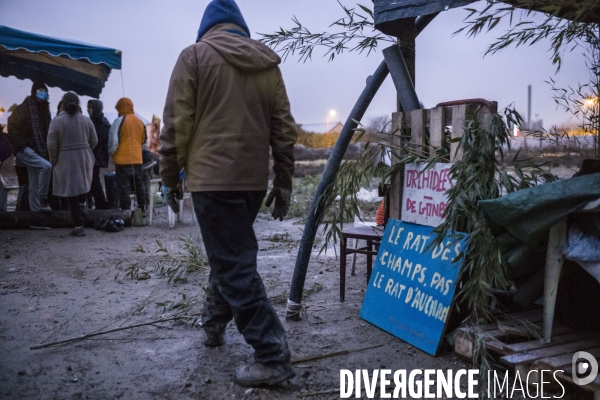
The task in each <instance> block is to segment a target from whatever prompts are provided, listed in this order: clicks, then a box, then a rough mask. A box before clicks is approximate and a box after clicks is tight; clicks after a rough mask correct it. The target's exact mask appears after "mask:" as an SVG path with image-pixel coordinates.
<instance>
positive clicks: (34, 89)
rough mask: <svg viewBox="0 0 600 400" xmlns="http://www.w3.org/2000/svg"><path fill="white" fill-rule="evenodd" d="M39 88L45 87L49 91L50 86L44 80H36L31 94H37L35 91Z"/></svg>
mask: <svg viewBox="0 0 600 400" xmlns="http://www.w3.org/2000/svg"><path fill="white" fill-rule="evenodd" d="M38 89H44V90H45V91H46V92H47V91H48V86H46V84H45V83H44V81H39V80H38V81H34V82H33V85H32V86H31V95H32V96H35V93H36V92H37V91H38Z"/></svg>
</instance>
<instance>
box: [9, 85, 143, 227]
mask: <svg viewBox="0 0 600 400" xmlns="http://www.w3.org/2000/svg"><path fill="white" fill-rule="evenodd" d="M116 109H117V111H118V113H119V117H118V118H117V119H116V120H115V121H114V122H113V124H110V123H109V122H108V120H107V119H106V117H105V116H104V112H103V104H102V102H101V101H100V100H90V101H88V104H87V112H88V115H89V118H88V117H86V116H85V115H83V113H82V109H81V106H80V100H79V96H77V95H76V94H75V93H72V92H68V93H65V95H64V96H63V98H62V100H61V101H60V103H59V105H58V110H57V115H56V117H55V118H54V119H52V118H51V116H50V108H49V94H48V87H47V86H46V85H45V84H44V83H43V82H41V81H36V82H34V83H33V86H32V88H31V95H30V96H28V97H27V98H26V99H25V101H23V103H21V104H20V105H18V106H17V107H16V108H15V110H14V111H13V112H12V114H11V116H10V117H9V118H8V138H9V140H10V144H11V146H12V151H13V154H14V156H15V168H16V169H17V174H18V175H19V173H20V176H19V178H20V180H26V182H27V184H26V186H25V187H26V188H27V190H28V192H29V195H28V199H23V193H22V190H21V189H20V193H19V198H20V200H21V201H20V202H21V203H22V202H23V201H26V200H28V201H27V206H28V208H29V210H30V211H42V212H50V211H52V209H53V208H54V209H60V208H61V205H60V204H61V201H60V200H59V199H64V202H65V203H66V204H67V205H68V208H69V210H70V211H71V217H72V219H73V224H74V226H75V227H74V228H73V230H72V231H71V234H72V235H74V236H83V235H85V232H84V229H83V223H84V218H85V213H84V210H83V209H82V207H81V205H80V204H81V203H82V201H83V202H84V203H85V202H86V200H87V197H88V196H89V197H90V198H93V201H94V203H95V206H96V209H110V208H113V207H115V206H116V205H118V207H119V208H121V209H129V208H130V207H131V199H130V197H129V193H130V187H131V185H132V184H133V185H134V187H135V189H136V190H135V192H136V193H137V194H138V196H137V199H138V203H139V206H140V207H141V208H142V210H143V209H144V206H145V204H146V203H145V185H144V181H143V179H142V147H143V144H144V143H145V142H146V127H145V125H144V123H143V122H142V121H141V120H140V119H139V118H138V117H137V116H135V114H134V111H133V103H132V101H131V100H130V99H128V98H125V97H124V98H122V99H120V100H119V101H118V103H117V106H116ZM109 154H111V155H112V157H113V161H114V163H115V173H116V192H117V198H118V202H117V203H116V204H111V202H109V201H108V200H107V198H106V195H105V193H104V189H103V187H102V183H101V182H100V169H101V168H107V167H108V164H109ZM23 170H26V174H23ZM21 188H23V186H21ZM53 200H54V201H53ZM18 202H19V201H18ZM19 208H21V209H22V208H25V207H23V206H22V205H21V206H20V207H19V205H18V207H17V210H19Z"/></svg>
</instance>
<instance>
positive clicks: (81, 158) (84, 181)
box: [48, 92, 98, 236]
mask: <svg viewBox="0 0 600 400" xmlns="http://www.w3.org/2000/svg"><path fill="white" fill-rule="evenodd" d="M62 102H63V110H62V111H61V112H60V113H59V114H58V116H57V117H56V118H54V119H53V120H52V122H51V123H50V128H49V130H48V153H49V155H50V162H51V163H52V165H53V166H54V169H53V172H52V174H53V175H52V192H53V194H54V195H55V196H59V197H66V198H67V202H68V204H69V209H70V211H71V217H72V218H73V225H74V226H75V228H73V230H72V231H71V235H73V236H85V232H84V230H83V221H84V218H85V214H84V212H83V211H82V210H81V207H80V206H79V201H80V197H81V195H85V194H87V193H88V192H89V191H90V187H91V186H92V172H93V168H94V153H92V149H93V148H94V147H96V144H97V143H98V137H97V136H96V130H95V129H94V124H93V122H92V120H91V119H89V118H88V117H86V116H84V115H83V114H82V113H81V108H80V107H79V97H78V96H77V95H76V94H75V93H71V92H68V93H65V95H64V96H63V98H62Z"/></svg>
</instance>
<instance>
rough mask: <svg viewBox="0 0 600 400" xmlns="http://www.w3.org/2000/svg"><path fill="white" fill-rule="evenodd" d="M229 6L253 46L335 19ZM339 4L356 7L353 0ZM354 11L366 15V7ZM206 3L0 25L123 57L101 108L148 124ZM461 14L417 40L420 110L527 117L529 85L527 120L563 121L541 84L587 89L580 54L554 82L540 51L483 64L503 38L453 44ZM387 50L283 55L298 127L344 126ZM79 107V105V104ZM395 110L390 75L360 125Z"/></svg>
mask: <svg viewBox="0 0 600 400" xmlns="http://www.w3.org/2000/svg"><path fill="white" fill-rule="evenodd" d="M237 3H238V5H239V7H240V9H241V11H242V13H243V14H244V16H245V19H246V22H247V24H248V27H249V28H250V31H251V33H252V37H253V38H255V39H259V38H260V37H261V36H260V35H259V34H258V33H272V32H274V31H275V30H278V29H279V27H280V26H281V27H284V28H291V27H292V26H293V23H292V21H291V18H292V17H293V16H296V17H297V18H298V19H299V20H300V22H302V23H303V24H304V25H305V26H307V27H308V28H309V29H310V30H311V31H321V30H326V29H327V27H328V25H329V24H330V23H332V22H333V21H335V20H337V19H338V18H340V17H342V16H343V11H342V9H341V7H340V6H339V4H338V3H337V1H336V0H304V1H295V0H294V1H293V0H237ZM341 3H342V4H344V5H345V6H347V7H357V6H356V4H357V2H356V1H355V0H354V1H348V0H341ZM362 3H364V5H367V6H369V7H371V8H372V3H371V2H370V1H363V2H362ZM480 3H481V2H480ZM206 4H208V0H196V1H191V0H173V1H164V0H160V1H159V0H144V1H136V2H134V1H123V0H104V1H102V2H100V1H89V0H85V1H81V0H79V1H75V0H1V1H0V25H6V26H9V27H11V28H16V29H21V30H25V31H30V32H34V33H39V34H43V35H48V36H55V37H60V38H65V39H74V40H79V41H83V42H87V43H91V44H96V45H101V46H106V47H113V48H116V49H119V50H121V51H122V52H123V56H122V57H123V59H122V60H123V69H122V70H113V72H112V73H111V75H110V77H109V79H108V81H107V83H106V86H105V88H104V90H103V92H102V94H101V96H100V100H102V101H103V102H104V107H105V110H107V111H113V110H114V105H115V104H116V102H117V100H118V99H119V98H120V97H122V96H126V97H129V98H131V99H132V100H133V102H134V105H135V110H136V112H137V113H139V114H141V115H142V116H144V117H145V118H146V119H150V118H151V117H152V114H157V115H158V116H160V117H161V118H162V111H163V106H164V100H165V96H166V92H167V87H168V82H169V77H170V75H171V70H172V68H173V65H174V63H175V61H176V59H177V56H178V55H179V53H180V52H181V50H182V49H183V48H185V47H186V46H188V45H190V44H192V43H193V42H194V41H195V38H196V32H197V30H198V26H199V24H200V20H201V18H202V14H203V12H204V8H205V6H206ZM477 4H478V3H475V4H474V5H477ZM357 9H358V7H357ZM466 16H467V11H465V10H464V9H454V10H450V11H447V12H444V13H442V14H441V15H440V16H438V17H437V18H436V19H435V20H434V21H433V22H432V23H431V24H430V25H429V26H428V27H427V28H426V29H425V30H424V31H423V32H422V33H421V35H420V36H419V37H418V39H417V50H416V52H417V67H416V90H417V95H418V96H419V100H420V101H421V102H422V103H423V104H424V106H425V107H426V108H432V107H434V106H435V105H436V104H437V103H440V102H444V101H450V100H459V99H467V98H473V97H482V98H485V99H488V100H496V101H498V103H499V106H500V108H503V107H506V106H508V105H510V104H512V103H514V105H515V106H516V108H517V110H518V111H520V112H521V113H522V114H523V116H524V117H526V111H527V85H532V88H533V106H532V118H534V119H539V118H541V119H543V121H544V126H545V127H546V128H549V127H550V125H551V124H562V123H564V122H567V121H568V120H569V118H570V115H569V114H565V112H564V111H563V110H560V109H557V108H556V105H555V102H554V100H553V99H552V97H551V96H552V93H551V90H550V86H549V85H548V84H547V83H545V81H548V80H549V78H550V77H552V78H553V79H554V80H555V81H556V82H557V83H558V85H559V86H561V87H565V88H566V87H569V86H571V87H576V86H577V85H578V84H579V83H584V82H586V81H587V79H588V72H587V69H586V67H585V63H584V58H583V57H582V56H581V52H582V50H581V49H576V50H575V51H573V52H571V53H568V54H567V55H566V57H565V62H564V65H563V68H562V69H561V71H560V73H559V74H558V75H556V76H555V75H554V73H555V67H554V66H552V64H551V62H550V53H549V52H548V45H547V43H541V44H538V45H535V46H533V47H524V48H519V49H516V50H515V49H512V48H511V49H508V50H505V51H503V52H502V53H500V54H496V55H488V56H486V57H485V58H484V52H485V49H486V46H487V45H488V44H489V43H490V42H491V41H492V40H493V39H494V37H495V36H494V35H496V36H497V35H498V34H499V33H500V32H501V31H500V30H497V31H496V32H492V34H486V35H480V36H479V37H477V38H475V39H472V38H471V39H468V38H466V36H465V35H464V34H460V35H458V36H454V37H453V36H452V33H453V32H454V31H456V30H457V29H458V28H460V27H461V26H463V24H464V22H463V19H464V18H465V17H466ZM387 46H388V44H387V43H381V45H380V48H379V49H378V50H377V51H376V52H375V53H371V54H370V55H369V56H367V55H366V54H362V55H360V54H354V53H347V54H344V55H341V56H339V57H336V59H335V60H334V61H333V62H328V60H327V58H324V57H321V56H322V54H323V53H324V52H323V51H317V52H316V53H315V54H314V55H313V59H312V61H308V62H306V63H302V62H300V63H299V62H298V57H297V56H290V57H288V58H287V60H285V61H284V62H283V63H282V64H281V70H282V73H283V77H284V80H285V82H286V86H287V91H288V96H289V98H290V102H291V107H292V113H293V115H294V117H295V119H296V122H298V123H301V124H305V125H306V128H307V129H309V130H310V129H311V126H312V125H310V124H315V123H322V124H324V123H325V121H326V118H327V114H328V112H329V111H330V110H335V111H336V112H337V115H336V117H333V118H331V120H332V122H333V120H335V121H338V120H339V121H342V122H344V121H345V119H346V118H347V117H348V114H349V113H350V111H351V109H352V107H353V105H354V103H355V102H356V100H357V98H358V96H359V95H360V93H361V91H362V89H363V87H364V84H365V79H366V78H367V76H369V75H370V74H372V73H373V72H374V71H375V69H376V67H377V65H379V63H380V62H381V60H382V59H383V56H382V54H381V50H382V49H383V48H385V47H387ZM30 88H31V81H20V80H17V79H15V78H3V77H0V107H4V108H8V107H9V106H10V105H11V104H13V103H20V102H22V101H23V99H24V98H25V97H26V96H27V95H28V94H29V92H30ZM62 95H63V92H62V91H61V90H60V89H57V88H51V90H50V102H51V109H52V110H55V109H56V104H57V103H58V101H59V100H60V98H61V97H62ZM87 99H88V98H85V97H84V98H82V102H86V101H87ZM393 111H395V89H394V86H393V83H392V80H391V78H389V77H388V78H387V80H386V81H385V82H384V84H383V86H382V88H381V89H380V90H379V93H378V94H377V96H376V98H375V99H374V101H373V102H372V103H371V106H370V107H369V109H368V110H367V112H366V115H365V117H364V119H363V122H364V123H365V124H368V122H369V120H370V119H372V118H374V117H379V116H383V115H390V114H391V113H392V112H393ZM314 129H315V130H318V129H321V130H324V125H321V126H320V127H319V126H317V125H314Z"/></svg>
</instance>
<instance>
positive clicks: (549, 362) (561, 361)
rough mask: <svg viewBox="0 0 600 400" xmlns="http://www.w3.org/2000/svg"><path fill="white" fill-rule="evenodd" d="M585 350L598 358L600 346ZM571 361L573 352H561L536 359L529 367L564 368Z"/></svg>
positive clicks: (569, 364)
mask: <svg viewBox="0 0 600 400" xmlns="http://www.w3.org/2000/svg"><path fill="white" fill-rule="evenodd" d="M585 351H586V352H588V353H590V354H591V355H592V356H594V357H596V358H598V357H600V347H594V348H591V349H585ZM572 361H573V354H571V353H568V354H561V355H559V356H553V357H547V358H542V359H541V360H537V361H536V362H535V363H533V365H532V366H531V368H532V369H533V368H535V369H554V370H557V369H564V368H565V367H568V366H571V362H572Z"/></svg>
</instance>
